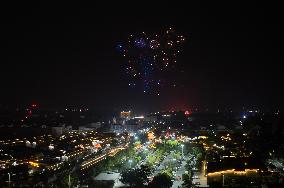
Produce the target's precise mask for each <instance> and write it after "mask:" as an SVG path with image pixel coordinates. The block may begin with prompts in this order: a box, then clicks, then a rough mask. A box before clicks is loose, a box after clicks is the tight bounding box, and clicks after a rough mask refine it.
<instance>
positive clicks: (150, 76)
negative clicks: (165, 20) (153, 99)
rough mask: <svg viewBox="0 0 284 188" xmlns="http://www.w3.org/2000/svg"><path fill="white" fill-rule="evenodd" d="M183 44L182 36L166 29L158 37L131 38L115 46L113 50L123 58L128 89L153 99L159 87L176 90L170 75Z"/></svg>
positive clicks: (172, 72)
mask: <svg viewBox="0 0 284 188" xmlns="http://www.w3.org/2000/svg"><path fill="white" fill-rule="evenodd" d="M184 42H185V37H184V36H182V35H178V34H177V33H176V32H175V30H174V29H172V28H169V29H167V30H165V31H163V32H162V33H161V34H146V33H145V32H142V33H139V34H135V35H133V34H132V35H129V36H128V38H127V39H126V40H125V41H124V42H121V43H118V44H117V45H116V50H117V51H118V52H119V54H121V55H122V56H123V57H124V61H123V62H124V64H123V70H124V71H125V73H126V75H127V77H128V79H129V82H128V86H129V87H131V88H137V89H139V90H141V91H142V92H144V93H150V94H155V95H160V91H161V88H163V87H176V84H177V83H176V81H175V80H174V78H173V77H174V76H172V75H174V73H175V71H176V65H177V56H178V54H179V53H180V52H181V49H182V46H183V44H184Z"/></svg>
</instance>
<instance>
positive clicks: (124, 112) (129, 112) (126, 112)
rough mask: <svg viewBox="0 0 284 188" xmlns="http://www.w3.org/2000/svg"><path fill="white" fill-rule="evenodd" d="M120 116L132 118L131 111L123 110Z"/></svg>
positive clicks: (127, 118)
mask: <svg viewBox="0 0 284 188" xmlns="http://www.w3.org/2000/svg"><path fill="white" fill-rule="evenodd" d="M120 118H121V119H126V120H129V119H130V118H131V111H122V112H120Z"/></svg>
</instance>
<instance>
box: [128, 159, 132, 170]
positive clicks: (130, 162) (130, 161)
mask: <svg viewBox="0 0 284 188" xmlns="http://www.w3.org/2000/svg"><path fill="white" fill-rule="evenodd" d="M128 162H129V165H130V168H131V164H132V160H131V159H129V160H128Z"/></svg>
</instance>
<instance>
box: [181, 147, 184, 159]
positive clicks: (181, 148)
mask: <svg viewBox="0 0 284 188" xmlns="http://www.w3.org/2000/svg"><path fill="white" fill-rule="evenodd" d="M183 147H184V145H183V144H182V145H181V154H182V157H184V155H183Z"/></svg>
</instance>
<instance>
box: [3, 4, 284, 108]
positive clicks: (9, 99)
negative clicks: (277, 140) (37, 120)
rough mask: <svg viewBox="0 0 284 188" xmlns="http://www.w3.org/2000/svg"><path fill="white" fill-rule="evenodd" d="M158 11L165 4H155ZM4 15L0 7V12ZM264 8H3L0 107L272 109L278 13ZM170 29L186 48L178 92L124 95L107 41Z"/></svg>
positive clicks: (124, 83)
mask: <svg viewBox="0 0 284 188" xmlns="http://www.w3.org/2000/svg"><path fill="white" fill-rule="evenodd" d="M164 3H165V2H164ZM4 9H5V8H4ZM278 9H279V8H277V5H267V4H257V3H255V4H251V5H248V4H221V3H220V4H213V3H212V4H207V5H193V4H179V5H172V4H164V5H158V4H157V5H151V4H147V3H146V2H145V4H144V3H143V2H140V3H137V4H133V5H129V7H126V5H118V4H109V5H89V6H86V5H85V6H84V7H83V6H80V5H74V6H72V7H66V6H65V5H62V6H61V5H60V6H47V5H36V6H35V5H33V6H28V5H26V7H21V6H19V7H17V8H15V7H7V9H6V11H5V13H4V16H2V18H1V19H2V21H1V44H0V47H1V69H0V85H1V92H0V104H1V106H24V105H27V104H30V103H32V102H36V103H38V104H40V105H41V106H43V107H46V108H63V107H65V106H86V107H89V108H93V109H98V110H122V109H132V110H136V111H153V110H171V109H188V108H191V107H198V108H211V109H216V108H232V109H234V108H241V107H243V106H244V107H266V108H280V106H281V104H282V99H283V96H282V95H281V85H283V84H281V79H280V75H281V73H282V72H283V69H281V67H280V64H281V63H283V43H282V42H281V41H282V35H283V29H282V28H281V26H282V23H283V20H281V16H280V13H281V12H280V10H278ZM167 27H173V28H175V30H176V31H177V32H179V33H182V34H183V35H184V36H185V37H186V38H187V42H186V44H185V46H184V48H183V51H182V53H181V54H180V55H179V57H178V66H179V68H180V69H181V70H183V71H184V73H183V75H180V73H177V77H178V80H179V83H178V84H179V87H177V88H174V89H167V90H163V91H162V92H161V95H160V96H154V95H145V94H143V93H141V92H140V91H136V90H133V89H131V88H129V87H128V80H127V78H126V77H125V74H124V72H123V70H122V68H121V67H122V64H123V59H122V58H121V57H120V56H119V55H118V54H117V52H116V51H115V45H116V44H117V42H119V41H121V40H124V39H125V38H126V37H127V36H128V35H129V34H131V33H135V32H142V31H145V32H148V33H157V32H160V31H161V30H164V29H166V28H167Z"/></svg>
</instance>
